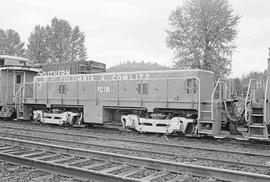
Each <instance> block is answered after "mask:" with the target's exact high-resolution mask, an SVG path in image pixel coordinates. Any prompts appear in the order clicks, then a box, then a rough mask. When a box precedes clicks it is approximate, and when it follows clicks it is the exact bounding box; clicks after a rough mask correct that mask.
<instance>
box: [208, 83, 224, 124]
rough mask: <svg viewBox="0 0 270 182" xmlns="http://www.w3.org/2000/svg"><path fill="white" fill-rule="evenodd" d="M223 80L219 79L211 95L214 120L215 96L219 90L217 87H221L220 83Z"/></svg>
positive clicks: (212, 117)
mask: <svg viewBox="0 0 270 182" xmlns="http://www.w3.org/2000/svg"><path fill="white" fill-rule="evenodd" d="M221 79H222V78H219V79H218V81H217V83H216V86H215V88H214V90H213V92H212V95H211V119H212V120H214V96H215V92H216V90H217V87H218V85H219V82H220V80H221Z"/></svg>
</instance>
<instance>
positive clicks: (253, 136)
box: [248, 135, 268, 140]
mask: <svg viewBox="0 0 270 182" xmlns="http://www.w3.org/2000/svg"><path fill="white" fill-rule="evenodd" d="M248 138H249V139H254V140H268V137H263V136H262V135H251V136H249V137H248Z"/></svg>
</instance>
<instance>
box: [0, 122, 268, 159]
mask: <svg viewBox="0 0 270 182" xmlns="http://www.w3.org/2000/svg"><path fill="white" fill-rule="evenodd" d="M1 129H11V130H12V129H13V130H22V131H29V132H38V133H45V134H54V135H65V136H73V137H81V138H86V139H89V138H93V139H101V140H111V141H121V142H128V143H137V144H146V145H152V146H160V145H162V146H164V147H171V148H176V149H182V148H184V149H196V150H202V151H209V152H226V153H231V154H240V155H246V156H258V155H259V156H261V157H270V154H257V153H255V152H244V151H235V150H224V149H222V150H221V149H216V148H215V149H212V148H206V147H196V146H190V145H182V144H181V145H178V144H167V143H159V142H150V141H145V140H134V139H124V138H116V137H114V138H109V137H103V136H97V135H91V134H87V135H86V134H78V133H73V132H68V133H67V132H59V130H58V131H48V130H43V129H30V128H22V127H17V126H15V124H14V126H2V125H1Z"/></svg>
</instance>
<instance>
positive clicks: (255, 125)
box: [249, 124, 266, 128]
mask: <svg viewBox="0 0 270 182" xmlns="http://www.w3.org/2000/svg"><path fill="white" fill-rule="evenodd" d="M249 127H250V128H266V125H263V124H251V125H249Z"/></svg>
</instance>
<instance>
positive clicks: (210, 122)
mask: <svg viewBox="0 0 270 182" xmlns="http://www.w3.org/2000/svg"><path fill="white" fill-rule="evenodd" d="M200 123H204V124H213V121H209V120H207V121H200Z"/></svg>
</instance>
